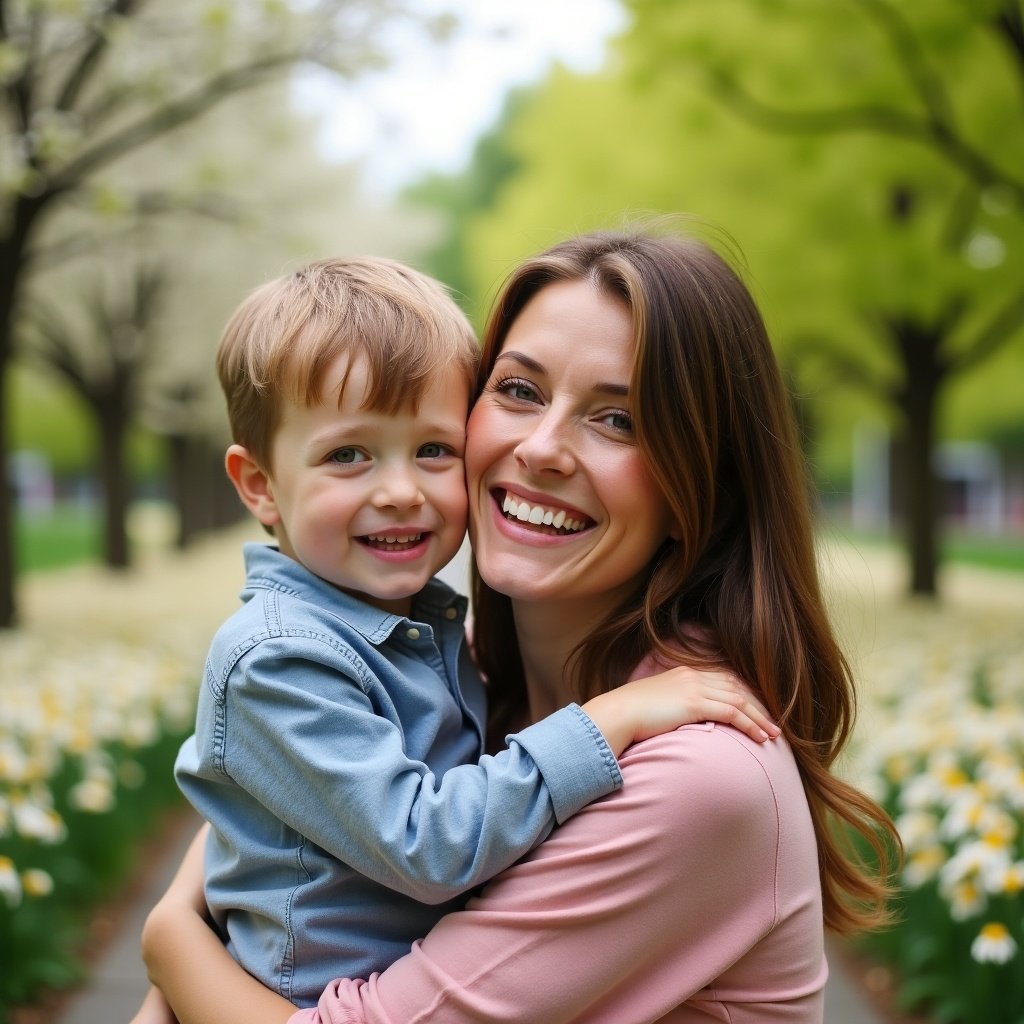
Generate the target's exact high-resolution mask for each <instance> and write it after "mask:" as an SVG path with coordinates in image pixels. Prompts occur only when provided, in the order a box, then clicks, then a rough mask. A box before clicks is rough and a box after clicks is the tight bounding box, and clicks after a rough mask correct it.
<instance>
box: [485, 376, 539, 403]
mask: <svg viewBox="0 0 1024 1024" xmlns="http://www.w3.org/2000/svg"><path fill="white" fill-rule="evenodd" d="M494 390H495V391H500V392H501V393H502V394H503V395H508V396H509V398H517V399H519V401H521V402H536V401H537V398H538V395H537V389H536V388H535V387H534V386H533V385H532V384H531V383H530V382H529V381H527V380H523V379H522V378H520V377H506V378H505V379H504V380H499V381H497V382H496V383H495V385H494Z"/></svg>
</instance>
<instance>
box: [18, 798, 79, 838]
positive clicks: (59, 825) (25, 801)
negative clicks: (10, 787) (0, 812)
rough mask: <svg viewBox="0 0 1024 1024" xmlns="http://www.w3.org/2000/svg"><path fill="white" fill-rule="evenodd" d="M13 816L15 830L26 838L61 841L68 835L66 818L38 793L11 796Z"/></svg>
mask: <svg viewBox="0 0 1024 1024" xmlns="http://www.w3.org/2000/svg"><path fill="white" fill-rule="evenodd" d="M11 816H12V818H13V819H14V830H15V831H16V832H17V833H18V835H20V836H22V837H23V838H25V839H38V840H39V842H41V843H50V844H54V843H60V842H63V841H64V839H65V838H66V837H67V834H68V829H67V826H66V825H65V824H64V819H63V818H62V817H61V816H60V815H59V814H58V813H57V812H56V811H55V810H54V809H53V808H52V807H51V806H49V801H48V800H47V799H41V798H40V796H39V795H38V794H33V795H32V796H31V797H28V798H27V797H25V796H24V795H23V794H20V793H19V794H15V795H12V797H11Z"/></svg>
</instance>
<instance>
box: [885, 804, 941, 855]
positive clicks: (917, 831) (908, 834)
mask: <svg viewBox="0 0 1024 1024" xmlns="http://www.w3.org/2000/svg"><path fill="white" fill-rule="evenodd" d="M895 824H896V830H897V831H898V832H899V834H900V838H901V839H902V840H903V845H904V847H905V848H906V850H907V852H908V853H910V852H912V851H914V850H919V849H922V848H926V847H930V846H931V845H932V844H933V843H934V842H935V838H936V836H937V835H938V833H939V819H938V817H936V815H934V814H933V813H932V812H931V811H907V813H906V814H901V815H900V816H899V817H898V818H897V819H896V822H895Z"/></svg>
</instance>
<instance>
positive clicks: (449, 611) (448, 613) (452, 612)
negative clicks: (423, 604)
mask: <svg viewBox="0 0 1024 1024" xmlns="http://www.w3.org/2000/svg"><path fill="white" fill-rule="evenodd" d="M458 616H459V612H458V609H457V608H445V610H444V617H445V618H446V619H448V620H449V621H451V620H452V619H456V618H458Z"/></svg>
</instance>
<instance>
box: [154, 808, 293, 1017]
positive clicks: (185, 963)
mask: <svg viewBox="0 0 1024 1024" xmlns="http://www.w3.org/2000/svg"><path fill="white" fill-rule="evenodd" d="M208 830H209V826H208V825H204V826H203V828H201V829H200V830H199V832H198V834H197V835H196V837H195V839H193V840H192V845H191V846H190V847H189V848H188V852H187V853H186V854H185V858H184V860H182V862H181V866H180V867H179V868H178V873H177V874H176V875H175V876H174V880H173V881H172V882H171V884H170V886H169V887H168V889H167V892H166V893H164V895H163V896H162V897H161V898H160V901H159V902H158V903H157V905H156V906H155V907H154V908H153V909H152V910H151V911H150V913H149V917H148V918H147V919H146V924H145V927H144V928H143V929H142V958H143V960H145V962H146V967H147V969H148V971H149V978H150V981H152V982H153V984H154V985H155V986H157V987H158V991H159V992H162V993H163V995H164V996H165V997H166V1001H167V1003H169V1004H170V1006H171V1008H172V1010H173V1013H174V1014H175V1015H176V1017H177V1020H179V1021H181V1024H284V1022H285V1021H287V1020H288V1018H289V1017H290V1016H291V1015H292V1014H293V1013H294V1011H295V1007H294V1006H292V1004H291V1003H289V1002H288V1001H287V1000H285V999H282V998H281V997H280V996H279V995H277V994H276V993H274V992H271V991H270V989H268V988H264V987H263V985H261V984H260V983H259V982H258V981H257V980H256V979H255V978H254V977H252V975H251V974H247V973H246V972H245V971H244V970H243V969H242V968H241V967H239V966H238V964H237V963H235V961H234V960H233V959H232V958H231V954H230V953H228V951H227V949H225V947H224V945H223V943H222V942H221V940H220V937H219V936H218V935H217V933H216V932H214V931H213V929H212V927H211V926H210V924H209V917H208V912H207V907H206V899H205V898H204V896H203V848H204V846H205V843H206V833H207V831H208ZM151 998H152V1002H151V1001H150V999H151ZM159 1010H160V1005H159V1001H158V1000H157V997H156V996H155V995H152V994H151V996H147V999H146V1002H145V1003H143V1005H142V1009H140V1010H139V1015H138V1016H137V1017H136V1021H137V1022H138V1024H170V1022H171V1021H174V1020H175V1017H174V1016H172V1017H170V1018H161V1017H159V1016H155V1015H154V1014H156V1013H158V1012H159ZM144 1014H145V1015H144Z"/></svg>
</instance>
